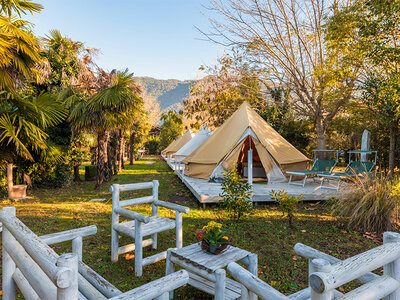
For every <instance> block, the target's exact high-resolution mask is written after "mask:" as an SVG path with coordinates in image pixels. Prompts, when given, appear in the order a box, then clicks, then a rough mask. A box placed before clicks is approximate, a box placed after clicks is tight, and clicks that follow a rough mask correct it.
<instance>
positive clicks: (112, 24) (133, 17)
mask: <svg viewBox="0 0 400 300" xmlns="http://www.w3.org/2000/svg"><path fill="white" fill-rule="evenodd" d="M206 1H207V0H112V1H110V0H79V1H78V0H36V1H35V2H39V3H41V4H42V5H43V6H44V10H43V11H42V12H41V13H40V14H37V15H35V16H33V17H28V19H29V20H30V21H31V22H33V23H34V24H35V28H34V31H35V33H36V34H37V35H39V36H44V35H45V34H46V33H48V31H49V30H50V29H59V30H60V31H61V33H62V34H64V35H67V36H68V37H70V38H72V39H73V40H76V41H81V42H84V43H85V46H86V47H91V48H92V47H93V48H100V49H101V54H100V55H99V57H98V58H97V59H96V61H97V64H98V65H99V66H100V67H102V68H104V69H105V70H108V71H110V70H112V69H125V68H129V70H130V71H131V72H134V74H135V75H136V76H150V77H155V78H159V79H170V78H175V79H181V80H183V79H195V78H200V77H202V76H203V75H204V74H202V73H201V72H200V71H199V70H198V68H199V67H200V65H202V64H213V63H215V61H216V58H217V56H218V55H220V54H222V53H223V49H222V48H221V46H218V45H215V44H212V43H210V42H207V41H202V40H200V39H201V38H202V35H201V34H200V33H199V32H198V30H197V29H196V28H195V26H197V27H199V28H201V29H207V27H208V21H207V19H206V17H204V16H203V15H202V14H201V11H202V10H203V8H202V4H207V2H206Z"/></svg>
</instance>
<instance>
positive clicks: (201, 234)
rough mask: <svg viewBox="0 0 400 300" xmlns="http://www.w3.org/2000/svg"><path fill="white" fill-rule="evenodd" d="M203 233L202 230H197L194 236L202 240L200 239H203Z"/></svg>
mask: <svg viewBox="0 0 400 300" xmlns="http://www.w3.org/2000/svg"><path fill="white" fill-rule="evenodd" d="M203 235H204V232H203V231H199V232H198V233H197V234H196V238H197V239H198V240H199V241H202V240H203Z"/></svg>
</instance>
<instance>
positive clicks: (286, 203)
mask: <svg viewBox="0 0 400 300" xmlns="http://www.w3.org/2000/svg"><path fill="white" fill-rule="evenodd" d="M270 195H271V198H272V200H275V201H276V202H277V203H278V205H279V206H280V207H281V208H282V210H283V216H285V213H286V216H287V218H288V220H289V225H290V226H292V225H293V219H294V212H295V211H296V210H297V206H298V204H299V202H300V201H303V195H300V196H290V195H289V194H288V193H287V192H285V191H282V190H279V191H277V192H276V191H271V193H270Z"/></svg>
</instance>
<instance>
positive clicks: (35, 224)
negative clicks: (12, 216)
mask: <svg viewBox="0 0 400 300" xmlns="http://www.w3.org/2000/svg"><path fill="white" fill-rule="evenodd" d="M139 162H140V163H139ZM139 162H137V163H135V164H134V165H133V166H130V165H127V166H126V170H125V171H123V172H122V173H121V174H120V175H117V176H115V180H114V181H113V182H112V183H116V182H118V183H133V182H144V181H150V180H154V179H158V180H159V181H160V196H159V197H160V199H162V200H169V199H172V200H175V201H177V202H179V203H180V204H183V205H187V206H189V207H190V208H191V211H190V213H189V214H188V215H184V216H183V232H184V245H190V244H193V243H196V242H197V240H196V237H195V235H196V232H197V231H199V230H200V229H201V228H202V227H203V226H204V225H206V224H207V223H208V222H209V221H211V220H214V221H217V222H220V223H222V224H224V226H225V228H227V229H228V233H229V235H230V236H231V237H232V238H233V245H234V246H236V247H239V248H242V249H246V250H248V251H250V252H254V253H257V255H258V262H259V277H260V278H261V279H262V280H264V281H266V282H267V283H269V284H272V285H273V286H274V287H276V288H277V289H279V290H280V291H281V292H284V293H287V294H289V293H293V292H295V291H298V290H300V289H303V288H305V287H306V286H307V273H308V271H307V270H308V262H307V260H305V259H303V258H301V257H299V256H297V255H295V253H294V251H293V247H294V245H295V244H296V243H297V242H301V243H303V244H306V245H309V246H311V247H314V248H316V249H318V250H321V251H324V252H326V253H328V254H331V255H333V256H336V257H339V258H341V259H344V258H346V257H349V256H352V255H355V254H357V253H360V252H363V251H365V250H367V249H369V248H372V247H374V246H376V245H377V243H376V242H373V241H371V240H368V239H366V238H364V237H363V235H362V234H360V233H357V232H351V231H347V230H344V229H343V228H340V227H339V226H338V225H337V223H336V222H335V220H334V219H333V218H331V217H330V216H329V214H328V212H327V210H326V208H327V207H326V206H325V205H322V204H308V203H303V204H301V205H300V209H299V211H298V213H296V220H295V228H291V227H289V226H288V222H287V220H286V218H283V217H282V213H281V212H280V211H279V209H278V208H277V207H276V205H274V204H272V205H271V204H269V205H261V206H257V207H256V208H255V209H254V211H253V214H252V215H250V216H247V217H245V218H243V220H242V221H241V222H236V223H232V222H230V221H229V216H228V215H227V214H226V213H225V212H224V211H222V210H221V209H220V208H219V207H218V206H214V207H213V208H209V209H206V210H202V209H199V207H198V204H197V200H196V199H195V198H194V197H193V196H192V195H191V193H190V192H189V191H188V190H187V189H186V187H185V186H184V185H183V184H182V183H181V182H180V181H179V179H178V178H177V176H176V175H175V174H174V173H173V172H172V171H171V170H170V169H169V168H168V166H167V165H166V164H165V163H164V162H163V161H161V160H156V161H155V162H154V163H152V164H146V160H143V161H139ZM93 186H94V183H79V184H75V185H73V186H71V187H67V188H63V189H40V190H39V189H38V190H34V191H33V192H32V193H33V194H34V196H35V198H34V199H30V200H26V201H21V202H16V203H14V202H13V203H11V202H10V201H3V202H2V203H1V207H4V206H10V205H13V206H16V208H17V216H18V217H20V219H21V220H22V221H23V222H24V223H26V224H27V226H28V227H29V228H31V229H32V230H33V231H34V232H35V233H37V234H38V235H42V234H47V233H52V232H57V231H62V230H69V229H73V228H77V227H83V226H87V225H93V224H94V225H97V228H98V233H97V234H96V235H94V236H90V237H87V238H85V239H84V253H83V260H84V261H85V262H86V263H87V264H88V265H89V266H90V267H92V268H93V269H94V270H95V271H97V272H98V273H100V274H101V275H102V276H104V277H105V278H106V279H107V280H109V281H110V282H111V283H113V284H114V285H115V286H116V287H118V288H120V289H121V290H122V291H127V290H130V289H132V288H134V287H137V286H140V285H142V284H144V283H147V282H149V281H151V280H154V279H157V278H160V277H162V276H164V274H165V262H159V263H156V264H153V265H149V266H146V267H145V268H144V273H143V274H144V276H142V277H140V278H136V277H134V260H132V259H125V257H124V256H120V259H119V261H118V262H117V263H111V261H110V234H111V203H110V199H111V194H110V193H108V186H109V184H107V185H105V186H104V187H103V189H102V190H101V191H94V190H93V189H92V187H93ZM149 194H150V190H144V191H140V192H136V193H123V194H121V196H122V198H125V199H128V198H131V197H139V196H143V195H149ZM93 198H106V199H107V201H106V202H101V203H97V202H88V200H89V199H93ZM134 209H135V210H136V211H138V212H140V213H143V214H147V215H150V214H151V205H140V206H135V208H134ZM160 215H162V216H165V217H171V218H173V217H174V212H173V211H170V210H167V209H164V208H161V209H160ZM131 242H132V241H131V240H130V239H129V238H126V237H122V238H121V245H123V244H128V243H131ZM170 247H175V231H174V230H169V231H166V232H163V233H161V234H160V235H159V251H164V250H166V249H168V248H170ZM55 250H56V251H57V252H58V253H62V252H70V251H71V245H70V243H63V244H61V245H57V246H55ZM144 253H145V256H148V255H151V254H153V253H156V252H155V251H152V250H151V249H150V248H149V247H147V248H146V249H145V251H144ZM175 298H176V299H212V298H211V297H210V296H209V295H207V294H205V293H202V292H200V291H198V290H195V289H193V288H191V287H184V288H181V289H178V290H177V292H176V297H175Z"/></svg>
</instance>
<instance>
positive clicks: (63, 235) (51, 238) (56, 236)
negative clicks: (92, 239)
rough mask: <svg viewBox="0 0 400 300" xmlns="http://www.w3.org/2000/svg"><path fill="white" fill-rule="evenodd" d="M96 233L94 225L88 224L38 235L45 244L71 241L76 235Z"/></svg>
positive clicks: (82, 235)
mask: <svg viewBox="0 0 400 300" xmlns="http://www.w3.org/2000/svg"><path fill="white" fill-rule="evenodd" d="M96 233H97V227H96V225H90V226H86V227H82V228H76V229H71V230H66V231H60V232H56V233H51V234H46V235H42V236H40V239H41V240H42V241H43V242H45V243H46V244H47V245H53V244H58V243H62V242H66V241H72V240H74V239H76V238H77V237H84V236H89V235H93V234H96Z"/></svg>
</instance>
